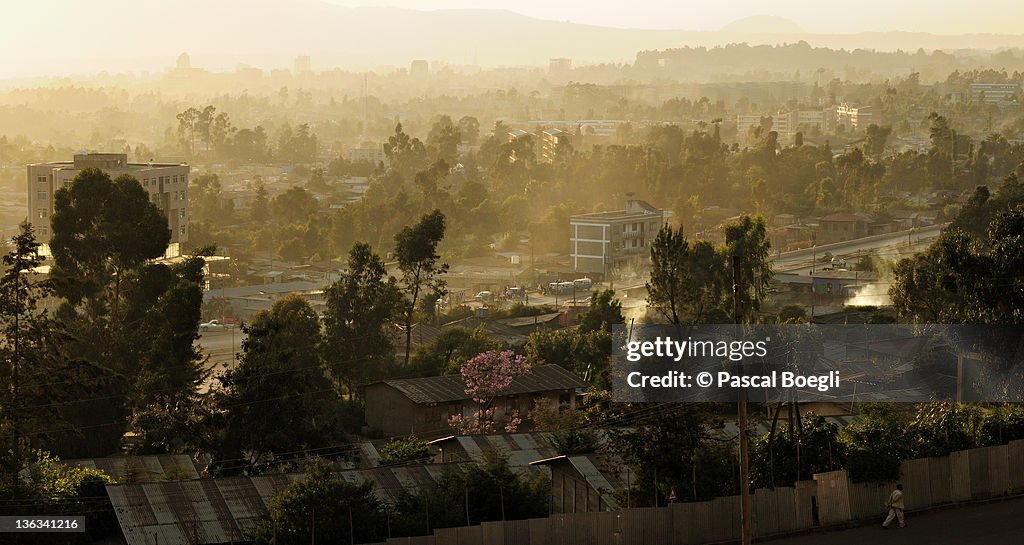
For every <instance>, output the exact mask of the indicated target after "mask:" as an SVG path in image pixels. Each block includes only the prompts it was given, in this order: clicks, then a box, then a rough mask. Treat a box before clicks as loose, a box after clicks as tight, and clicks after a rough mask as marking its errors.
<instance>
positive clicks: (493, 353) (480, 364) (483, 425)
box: [448, 350, 533, 434]
mask: <svg viewBox="0 0 1024 545" xmlns="http://www.w3.org/2000/svg"><path fill="white" fill-rule="evenodd" d="M532 370H533V368H532V367H531V366H530V364H529V362H527V361H526V358H525V357H524V356H520V355H517V354H516V353H515V352H513V351H511V350H505V351H504V352H498V351H497V350H488V351H487V352H483V353H481V354H477V355H476V356H475V357H473V358H471V359H469V360H467V361H466V362H465V363H463V364H462V369H461V370H460V373H461V374H462V380H464V381H465V382H466V394H468V395H469V396H470V397H472V398H473V401H476V402H477V404H478V405H479V408H478V409H477V412H476V414H474V415H473V416H471V417H469V418H463V417H462V415H455V416H453V417H451V419H450V420H449V422H448V423H449V425H451V427H452V428H455V429H456V430H458V431H459V432H460V433H464V434H472V433H490V432H493V431H494V407H493V405H494V400H495V399H497V398H498V397H500V396H501V395H502V394H504V393H505V392H507V391H508V390H509V388H511V387H512V380H513V379H514V378H516V377H519V376H525V375H529V374H530V373H531V372H532ZM521 423H522V419H521V418H520V417H519V414H518V413H514V414H513V415H512V418H510V419H509V421H508V423H507V424H506V425H505V431H506V432H508V433H512V432H514V431H516V428H518V427H519V424H521Z"/></svg>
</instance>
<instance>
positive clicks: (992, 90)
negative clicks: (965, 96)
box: [971, 83, 1020, 103]
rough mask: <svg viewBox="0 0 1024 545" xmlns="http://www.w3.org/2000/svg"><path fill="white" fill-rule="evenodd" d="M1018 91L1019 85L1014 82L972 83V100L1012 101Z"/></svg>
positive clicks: (989, 101)
mask: <svg viewBox="0 0 1024 545" xmlns="http://www.w3.org/2000/svg"><path fill="white" fill-rule="evenodd" d="M1019 93H1020V85H1017V84H1016V83H972V84H971V101H972V102H987V103H997V102H1013V100H1014V99H1015V98H1017V95H1018V94H1019Z"/></svg>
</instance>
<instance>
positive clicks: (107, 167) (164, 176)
mask: <svg viewBox="0 0 1024 545" xmlns="http://www.w3.org/2000/svg"><path fill="white" fill-rule="evenodd" d="M90 167H95V168H99V169H101V170H103V171H104V172H106V173H108V174H109V175H110V176H111V178H117V177H118V176H120V175H122V174H128V175H131V176H134V177H135V178H136V179H138V180H139V183H140V184H142V188H143V189H144V190H146V192H147V193H149V199H150V201H151V202H152V203H154V204H156V205H157V206H159V207H160V209H161V210H163V211H164V213H165V214H166V216H167V227H168V229H170V230H171V249H173V248H174V247H175V245H177V250H178V251H179V252H180V251H181V250H183V249H184V248H183V247H184V245H185V243H186V242H188V210H187V205H188V176H189V166H188V165H187V164H183V163H182V164H178V163H129V162H128V156H127V155H126V154H124V153H78V154H75V157H74V160H73V161H55V162H52V163H36V164H34V165H28V180H27V182H28V183H27V189H28V219H29V221H30V222H31V223H32V225H33V226H34V227H35V228H36V234H37V236H38V237H39V240H40V242H44V243H45V242H49V240H50V236H51V234H52V233H51V231H50V218H51V217H52V216H53V195H54V193H55V192H56V191H57V190H59V189H60V188H62V187H67V186H70V185H71V182H72V181H73V180H74V179H75V176H77V175H78V173H79V172H81V171H82V170H84V169H86V168H90Z"/></svg>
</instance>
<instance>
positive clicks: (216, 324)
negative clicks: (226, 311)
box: [199, 320, 228, 331]
mask: <svg viewBox="0 0 1024 545" xmlns="http://www.w3.org/2000/svg"><path fill="white" fill-rule="evenodd" d="M227 328H228V326H226V325H224V324H222V323H220V320H210V321H209V322H203V323H201V324H199V329H201V330H203V331H224V330H225V329H227Z"/></svg>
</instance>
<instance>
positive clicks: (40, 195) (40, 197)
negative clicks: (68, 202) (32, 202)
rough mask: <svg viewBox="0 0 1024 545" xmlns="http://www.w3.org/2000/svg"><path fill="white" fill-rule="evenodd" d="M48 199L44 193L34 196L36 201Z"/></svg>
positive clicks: (47, 195)
mask: <svg viewBox="0 0 1024 545" xmlns="http://www.w3.org/2000/svg"><path fill="white" fill-rule="evenodd" d="M48 197H49V194H48V193H46V192H45V191H40V192H39V193H37V194H36V199H38V200H40V201H45V200H46V199H47V198H48Z"/></svg>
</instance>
